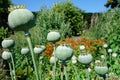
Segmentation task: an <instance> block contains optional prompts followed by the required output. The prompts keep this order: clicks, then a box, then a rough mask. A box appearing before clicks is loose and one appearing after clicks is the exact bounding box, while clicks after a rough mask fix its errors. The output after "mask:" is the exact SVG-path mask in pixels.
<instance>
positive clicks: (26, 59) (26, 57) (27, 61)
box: [25, 55, 29, 75]
mask: <svg viewBox="0 0 120 80" xmlns="http://www.w3.org/2000/svg"><path fill="white" fill-rule="evenodd" d="M25 60H26V63H27V75H28V73H29V71H28V70H29V69H28V66H29V63H28V58H27V55H25Z"/></svg>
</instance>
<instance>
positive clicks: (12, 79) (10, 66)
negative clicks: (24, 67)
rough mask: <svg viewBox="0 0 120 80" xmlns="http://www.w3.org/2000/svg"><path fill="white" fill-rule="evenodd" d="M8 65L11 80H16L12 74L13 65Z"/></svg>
mask: <svg viewBox="0 0 120 80" xmlns="http://www.w3.org/2000/svg"><path fill="white" fill-rule="evenodd" d="M8 64H9V68H10V76H11V80H14V78H13V73H12V65H11V63H10V62H9V61H8Z"/></svg>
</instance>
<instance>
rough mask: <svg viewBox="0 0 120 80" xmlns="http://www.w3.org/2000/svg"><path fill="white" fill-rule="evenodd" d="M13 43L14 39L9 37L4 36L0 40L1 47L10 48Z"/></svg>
mask: <svg viewBox="0 0 120 80" xmlns="http://www.w3.org/2000/svg"><path fill="white" fill-rule="evenodd" d="M14 44H15V41H14V40H13V39H10V38H5V39H4V40H3V41H2V47H3V48H10V47H12V46H13V45H14Z"/></svg>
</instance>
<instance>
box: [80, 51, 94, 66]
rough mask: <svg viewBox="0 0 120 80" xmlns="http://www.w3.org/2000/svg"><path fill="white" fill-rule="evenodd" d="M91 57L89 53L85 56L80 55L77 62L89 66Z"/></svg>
mask: <svg viewBox="0 0 120 80" xmlns="http://www.w3.org/2000/svg"><path fill="white" fill-rule="evenodd" d="M92 59H93V57H92V55H91V54H90V53H87V54H80V55H79V56H78V61H79V62H80V63H81V64H85V65H87V64H89V63H90V62H91V61H92Z"/></svg>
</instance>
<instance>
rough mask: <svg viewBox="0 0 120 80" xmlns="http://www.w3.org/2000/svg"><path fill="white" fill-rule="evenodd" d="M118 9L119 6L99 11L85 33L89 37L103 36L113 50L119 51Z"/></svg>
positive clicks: (119, 28) (119, 15)
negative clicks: (103, 11) (106, 10)
mask: <svg viewBox="0 0 120 80" xmlns="http://www.w3.org/2000/svg"><path fill="white" fill-rule="evenodd" d="M119 21H120V10H119V8H114V9H111V10H110V11H108V12H105V13H101V15H99V18H98V19H97V20H96V22H95V24H94V25H93V26H92V27H91V28H90V29H89V31H88V32H87V33H86V34H85V35H87V36H89V37H90V38H95V39H100V38H105V39H106V42H107V43H108V44H110V47H111V48H113V51H114V52H117V53H119V52H120V49H119V47H120V45H119V43H120V35H119V34H120V26H119V25H120V23H119Z"/></svg>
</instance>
